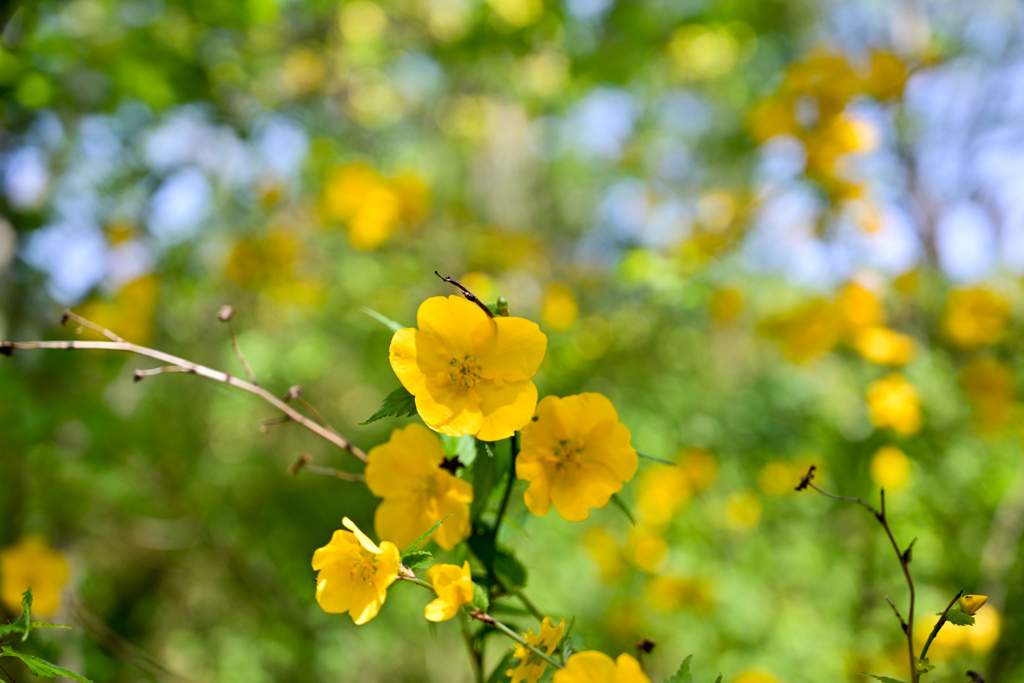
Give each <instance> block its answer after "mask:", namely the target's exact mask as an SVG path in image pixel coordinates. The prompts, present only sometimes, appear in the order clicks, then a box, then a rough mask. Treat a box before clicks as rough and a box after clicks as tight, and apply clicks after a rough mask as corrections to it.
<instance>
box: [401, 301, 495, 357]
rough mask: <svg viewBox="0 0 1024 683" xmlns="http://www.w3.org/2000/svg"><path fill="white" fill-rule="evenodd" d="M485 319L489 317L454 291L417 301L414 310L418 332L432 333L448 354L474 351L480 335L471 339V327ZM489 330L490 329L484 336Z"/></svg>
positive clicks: (459, 354)
mask: <svg viewBox="0 0 1024 683" xmlns="http://www.w3.org/2000/svg"><path fill="white" fill-rule="evenodd" d="M488 320H490V318H489V317H488V316H487V314H486V313H484V312H483V310H482V309H481V308H480V307H479V306H477V305H476V304H474V303H472V302H470V301H467V300H466V299H463V298H462V297H461V296H454V295H452V296H449V297H443V296H434V297H431V298H429V299H427V300H426V301H424V302H423V303H422V304H420V307H419V310H418V311H417V312H416V326H417V327H418V328H419V329H420V332H423V333H424V334H427V335H431V336H433V337H434V338H435V339H436V340H437V341H438V342H440V344H441V345H442V346H443V347H444V348H445V350H447V351H448V353H449V354H450V356H451V357H458V358H462V357H463V356H464V355H466V354H469V355H472V354H473V353H475V351H476V345H477V344H479V343H480V341H482V339H480V338H477V339H476V340H474V331H476V328H477V326H479V325H480V323H481V322H485V321H488ZM493 333H494V330H493V329H492V330H490V331H489V332H488V333H487V335H486V336H489V335H490V334H493ZM478 334H479V333H478ZM485 338H486V337H485Z"/></svg>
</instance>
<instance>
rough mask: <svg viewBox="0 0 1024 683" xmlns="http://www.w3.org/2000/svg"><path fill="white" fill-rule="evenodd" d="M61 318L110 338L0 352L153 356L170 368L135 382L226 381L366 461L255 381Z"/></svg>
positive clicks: (6, 345) (10, 345)
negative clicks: (183, 375)
mask: <svg viewBox="0 0 1024 683" xmlns="http://www.w3.org/2000/svg"><path fill="white" fill-rule="evenodd" d="M64 320H73V321H74V322H76V323H78V324H79V325H81V326H82V327H88V328H89V329H92V330H95V331H97V332H99V333H100V334H103V335H104V336H106V337H107V338H108V339H111V340H112V341H106V342H101V341H33V342H10V341H0V354H2V355H6V356H10V355H11V353H12V352H13V351H14V350H16V349H23V350H28V349H61V350H70V349H75V350H79V349H81V350H85V349H97V350H104V351H124V352H127V353H134V354H137V355H140V356H146V357H147V358H153V359H156V360H159V361H162V362H164V363H169V364H170V367H161V368H154V369H152V370H138V371H136V373H135V380H136V381H139V380H141V379H142V378H144V377H147V376H149V375H154V374H162V373H165V372H188V373H192V374H194V375H199V376H200V377H205V378H207V379H211V380H213V381H215V382H223V383H224V384H229V385H231V386H233V387H236V388H238V389H241V390H242V391H247V392H249V393H250V394H255V395H256V396H259V397H260V398H262V399H263V400H264V401H266V402H267V403H269V404H270V405H272V406H273V407H274V408H276V409H278V410H280V411H281V412H282V413H284V414H285V415H287V416H288V417H289V418H290V419H292V420H294V421H295V422H298V423H299V424H301V425H302V426H303V427H305V428H306V429H308V430H309V431H311V432H313V433H314V434H316V435H317V436H319V437H320V438H322V439H324V440H325V441H328V442H330V443H332V444H334V445H335V446H337V447H338V448H340V449H342V450H343V451H346V452H347V453H349V454H351V455H353V456H355V457H356V458H358V459H359V460H362V461H363V462H366V454H365V453H364V452H363V451H362V450H361V449H360V448H359V447H358V446H356V445H355V444H353V443H352V442H351V441H349V440H348V439H346V438H345V437H343V436H341V435H340V434H338V433H337V432H335V431H334V430H332V429H329V428H327V427H324V426H322V425H320V424H317V423H316V422H315V421H313V420H311V419H309V418H308V417H306V416H305V415H303V414H302V413H300V412H298V411H296V410H295V409H294V408H292V407H291V406H289V405H287V404H286V403H285V402H284V401H282V400H281V399H279V398H278V397H276V396H274V395H273V394H271V393H270V392H269V391H267V390H266V389H264V388H263V387H261V386H259V385H258V384H253V383H251V382H246V381H245V380H242V379H239V378H237V377H234V376H232V375H231V374H230V373H227V372H221V371H220V370H214V369H212V368H208V367H206V366H205V365H199V364H198V363H193V362H192V361H188V360H185V359H184V358H179V357H177V356H172V355H171V354H169V353H164V352H163V351H157V350H156V349H151V348H149V347H147V346H139V345H138V344H133V343H131V342H126V341H124V340H123V339H121V338H120V337H118V336H117V335H115V334H114V333H113V332H110V331H109V330H105V329H103V328H102V327H99V326H98V325H95V324H94V323H91V322H89V321H88V320H86V319H84V318H82V317H80V316H78V315H75V314H74V313H72V312H71V311H65V312H64Z"/></svg>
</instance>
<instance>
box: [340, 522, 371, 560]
mask: <svg viewBox="0 0 1024 683" xmlns="http://www.w3.org/2000/svg"><path fill="white" fill-rule="evenodd" d="M341 525H342V526H343V527H345V528H346V529H348V530H349V531H351V532H352V533H353V534H355V536H356V538H357V539H358V540H359V545H361V546H363V547H364V548H366V549H367V550H369V551H370V552H371V553H376V554H379V553H380V552H381V549H380V548H378V547H377V546H376V545H375V544H374V542H373V541H371V540H370V537H369V536H367V535H366V534H364V533H363V532H362V531H360V530H359V527H357V526H356V523H355V522H353V521H352V520H351V519H349V518H348V517H345V518H344V519H342V520H341ZM335 533H337V532H335Z"/></svg>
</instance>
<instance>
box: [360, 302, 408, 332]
mask: <svg viewBox="0 0 1024 683" xmlns="http://www.w3.org/2000/svg"><path fill="white" fill-rule="evenodd" d="M359 310H360V311H362V312H363V313H365V314H366V315H368V316H370V317H371V318H373V319H374V320H376V321H377V322H379V323H380V324H381V325H383V326H384V327H386V328H388V329H389V330H391V331H392V332H398V331H399V330H404V329H405V328H406V327H408V325H400V324H399V323H396V322H395V321H394V320H392V319H391V318H389V317H387V316H385V315H381V314H380V313H378V312H377V311H375V310H373V309H372V308H365V307H364V308H360V309H359Z"/></svg>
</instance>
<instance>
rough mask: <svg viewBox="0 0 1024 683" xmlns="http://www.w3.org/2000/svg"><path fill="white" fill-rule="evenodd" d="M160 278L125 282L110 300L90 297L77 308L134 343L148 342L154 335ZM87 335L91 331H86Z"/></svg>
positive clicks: (150, 275)
mask: <svg viewBox="0 0 1024 683" xmlns="http://www.w3.org/2000/svg"><path fill="white" fill-rule="evenodd" d="M159 299H160V280H159V278H158V277H157V276H156V275H153V274H149V275H143V276H142V277H140V278H137V279H135V280H132V281H131V282H128V283H127V284H125V285H124V286H123V287H121V289H120V290H119V291H118V292H117V294H115V295H114V297H113V299H110V300H102V299H92V300H90V301H88V302H87V303H86V304H85V305H83V306H82V307H81V308H80V309H78V313H79V314H80V315H81V316H82V317H83V318H85V319H87V320H91V321H92V322H94V323H96V324H97V325H99V326H100V327H105V328H107V329H108V330H111V331H112V332H114V333H116V334H117V335H118V336H119V337H122V338H124V339H127V340H128V341H130V342H134V343H136V344H142V345H146V344H150V343H152V341H153V337H154V336H155V334H156V310H157V304H158V303H159ZM90 334H91V332H90Z"/></svg>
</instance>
